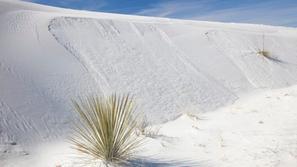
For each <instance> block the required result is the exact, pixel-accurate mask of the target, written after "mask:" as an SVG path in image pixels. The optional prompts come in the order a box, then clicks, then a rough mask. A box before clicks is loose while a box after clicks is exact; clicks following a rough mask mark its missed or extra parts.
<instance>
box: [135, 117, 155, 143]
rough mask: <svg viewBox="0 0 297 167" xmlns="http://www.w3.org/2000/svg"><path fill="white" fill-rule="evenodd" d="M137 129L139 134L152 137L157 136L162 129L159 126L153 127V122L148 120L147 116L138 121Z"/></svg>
mask: <svg viewBox="0 0 297 167" xmlns="http://www.w3.org/2000/svg"><path fill="white" fill-rule="evenodd" d="M137 129H138V131H137V132H138V133H137V134H138V135H144V136H146V137H150V138H155V137H157V136H158V134H159V130H160V129H158V128H152V127H151V123H150V122H149V121H148V120H147V118H146V117H144V118H143V119H142V121H140V122H139V123H138V126H137Z"/></svg>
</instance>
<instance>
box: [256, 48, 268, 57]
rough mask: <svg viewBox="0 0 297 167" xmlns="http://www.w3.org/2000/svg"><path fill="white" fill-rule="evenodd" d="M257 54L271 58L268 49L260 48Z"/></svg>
mask: <svg viewBox="0 0 297 167" xmlns="http://www.w3.org/2000/svg"><path fill="white" fill-rule="evenodd" d="M257 54H259V55H262V56H264V57H266V58H269V57H270V53H269V52H268V51H266V50H259V51H258V52H257Z"/></svg>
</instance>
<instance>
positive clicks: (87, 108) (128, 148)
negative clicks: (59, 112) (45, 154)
mask: <svg viewBox="0 0 297 167" xmlns="http://www.w3.org/2000/svg"><path fill="white" fill-rule="evenodd" d="M73 104H74V108H75V111H76V112H77V113H78V115H79V117H78V120H79V123H78V124H76V125H75V127H74V135H73V136H72V138H71V139H70V140H71V143H72V144H73V146H74V149H76V150H78V151H79V152H81V153H83V154H84V155H87V156H89V157H92V158H93V159H95V160H102V161H103V162H104V163H105V164H106V165H108V164H118V163H123V162H127V160H129V159H130V158H131V157H132V156H133V153H134V151H135V150H136V149H137V147H138V146H139V144H140V143H141V139H139V138H137V136H136V135H135V134H134V132H135V130H136V127H137V122H136V117H135V115H134V113H135V112H134V107H133V100H132V98H130V96H129V95H123V96H118V95H116V94H114V95H112V96H110V97H98V96H96V97H94V96H93V97H89V98H84V99H82V98H80V100H79V101H73Z"/></svg>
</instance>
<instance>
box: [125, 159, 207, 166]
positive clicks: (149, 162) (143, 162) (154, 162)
mask: <svg viewBox="0 0 297 167" xmlns="http://www.w3.org/2000/svg"><path fill="white" fill-rule="evenodd" d="M124 166H125V167H128V166H133V167H190V166H196V167H210V165H208V164H207V163H206V162H196V161H192V160H159V159H144V158H140V159H134V160H130V161H129V162H128V164H126V165H124Z"/></svg>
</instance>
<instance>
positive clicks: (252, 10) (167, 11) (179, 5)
mask: <svg viewBox="0 0 297 167" xmlns="http://www.w3.org/2000/svg"><path fill="white" fill-rule="evenodd" d="M222 2H223V1H219V0H202V1H199V0H197V1H192V0H190V1H177V0H174V1H170V2H164V1H163V2H162V3H159V4H156V5H154V6H152V7H151V8H149V9H144V10H142V11H140V12H138V13H136V14H139V15H150V16H159V17H174V18H184V19H194V20H207V21H223V22H241V23H258V24H270V25H283V26H295V27H296V26H297V19H296V18H297V2H295V3H294V2H293V1H290V0H289V1H288V0H287V3H286V2H285V1H277V0H271V1H260V2H257V3H249V4H248V3H245V4H244V3H243V4H242V5H239V6H236V7H232V6H231V5H232V3H230V4H228V5H227V6H228V7H226V6H225V7H220V6H219V7H218V5H220V3H222ZM225 2H226V1H225ZM225 2H224V3H225ZM213 5H217V6H216V7H214V6H213ZM225 5H226V3H225Z"/></svg>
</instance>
